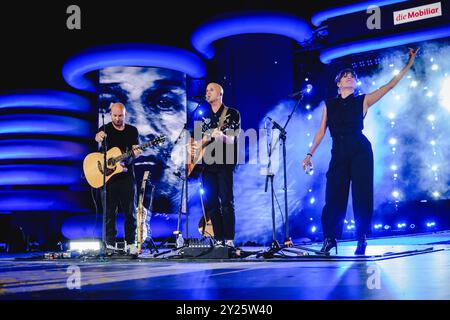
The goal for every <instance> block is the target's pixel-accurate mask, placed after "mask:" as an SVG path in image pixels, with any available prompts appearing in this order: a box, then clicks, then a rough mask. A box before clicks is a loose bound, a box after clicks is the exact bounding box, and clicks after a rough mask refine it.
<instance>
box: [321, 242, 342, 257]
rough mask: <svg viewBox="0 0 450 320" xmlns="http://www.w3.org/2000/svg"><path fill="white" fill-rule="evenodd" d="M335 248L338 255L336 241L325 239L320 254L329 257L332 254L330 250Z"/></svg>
mask: <svg viewBox="0 0 450 320" xmlns="http://www.w3.org/2000/svg"><path fill="white" fill-rule="evenodd" d="M333 248H335V249H336V254H337V253H338V250H337V242H336V239H332V238H325V239H324V241H323V246H322V249H320V252H322V253H324V254H326V255H329V254H330V250H331V249H333Z"/></svg>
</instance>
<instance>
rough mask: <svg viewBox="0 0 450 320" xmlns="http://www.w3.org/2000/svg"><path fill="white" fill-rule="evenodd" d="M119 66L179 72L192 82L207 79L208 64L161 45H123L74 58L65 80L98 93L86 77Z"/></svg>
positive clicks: (188, 53) (65, 66) (92, 50)
mask: <svg viewBox="0 0 450 320" xmlns="http://www.w3.org/2000/svg"><path fill="white" fill-rule="evenodd" d="M116 66H147V67H161V68H168V69H171V70H177V71H180V72H182V73H185V74H187V75H189V76H190V77H192V78H202V77H204V76H205V75H206V67H205V64H204V62H203V61H202V60H201V59H200V58H199V57H198V56H197V55H195V54H194V53H192V52H189V51H187V50H184V49H179V48H175V47H169V46H163V45H158V44H143V43H120V44H112V45H105V46H98V47H93V48H89V49H87V50H84V51H82V52H80V53H78V54H77V55H75V56H73V57H71V58H70V59H69V60H68V61H67V62H66V63H65V65H64V67H63V70H62V72H63V77H64V79H65V80H66V82H67V83H68V84H70V85H71V86H72V87H74V88H77V89H80V90H86V91H91V92H96V91H97V88H96V84H95V83H93V82H92V81H90V80H89V79H88V78H87V77H86V75H87V74H88V73H90V72H93V71H97V70H101V69H104V68H108V67H116Z"/></svg>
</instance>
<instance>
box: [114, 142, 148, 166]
mask: <svg viewBox="0 0 450 320" xmlns="http://www.w3.org/2000/svg"><path fill="white" fill-rule="evenodd" d="M153 144H155V141H154V140H152V141H148V142H146V143H143V144H140V145H139V146H137V147H136V148H131V150H130V151H128V152H125V153H123V154H122V155H120V156H118V157H116V158H114V161H116V162H120V161H122V160H125V159H127V158H129V157H131V156H132V155H133V150H136V149H145V148H147V147H148V146H151V145H153Z"/></svg>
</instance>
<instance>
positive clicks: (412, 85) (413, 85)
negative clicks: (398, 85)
mask: <svg viewBox="0 0 450 320" xmlns="http://www.w3.org/2000/svg"><path fill="white" fill-rule="evenodd" d="M409 86H410V87H411V88H415V87H417V81H415V80H413V81H411V83H410V85H409Z"/></svg>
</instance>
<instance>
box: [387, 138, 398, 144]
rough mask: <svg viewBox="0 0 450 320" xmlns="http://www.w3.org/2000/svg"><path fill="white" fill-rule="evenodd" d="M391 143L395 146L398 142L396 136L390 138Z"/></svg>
mask: <svg viewBox="0 0 450 320" xmlns="http://www.w3.org/2000/svg"><path fill="white" fill-rule="evenodd" d="M389 144H390V145H393V146H395V145H396V144H397V139H395V138H391V139H389Z"/></svg>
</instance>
